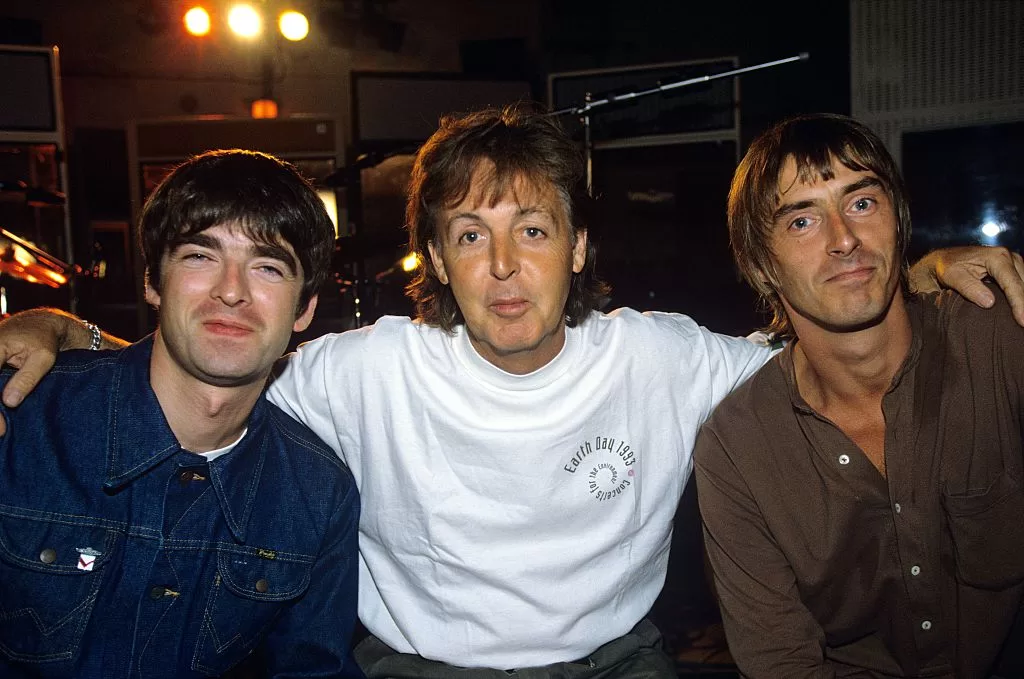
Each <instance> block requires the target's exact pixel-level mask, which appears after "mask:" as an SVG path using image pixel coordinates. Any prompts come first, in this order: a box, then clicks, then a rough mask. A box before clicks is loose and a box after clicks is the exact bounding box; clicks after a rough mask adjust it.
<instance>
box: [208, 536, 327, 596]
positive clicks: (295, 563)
mask: <svg viewBox="0 0 1024 679" xmlns="http://www.w3.org/2000/svg"><path fill="white" fill-rule="evenodd" d="M312 568H313V559H312V557H309V558H303V557H298V558H295V557H291V556H289V557H283V556H281V555H279V554H278V553H277V552H275V551H273V550H268V549H246V550H244V551H235V550H231V551H228V550H220V551H219V552H218V554H217V572H218V573H219V574H220V577H221V580H223V582H224V584H225V585H226V586H227V588H228V589H229V590H230V591H231V592H232V593H233V594H234V595H235V596H239V597H243V598H246V599H252V600H255V601H268V602H270V601H288V600H291V599H295V598H297V597H298V596H299V595H300V594H302V593H303V592H305V591H306V588H307V587H309V581H310V577H311V571H312Z"/></svg>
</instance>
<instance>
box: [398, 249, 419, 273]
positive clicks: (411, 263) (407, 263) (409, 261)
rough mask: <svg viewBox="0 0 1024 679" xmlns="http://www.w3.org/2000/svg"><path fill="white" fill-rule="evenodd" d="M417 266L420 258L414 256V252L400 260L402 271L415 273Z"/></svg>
mask: <svg viewBox="0 0 1024 679" xmlns="http://www.w3.org/2000/svg"><path fill="white" fill-rule="evenodd" d="M419 265H420V258H419V257H417V256H416V253H415V252H414V253H412V254H411V255H406V256H405V257H403V258H402V271H415V270H416V267H418V266H419Z"/></svg>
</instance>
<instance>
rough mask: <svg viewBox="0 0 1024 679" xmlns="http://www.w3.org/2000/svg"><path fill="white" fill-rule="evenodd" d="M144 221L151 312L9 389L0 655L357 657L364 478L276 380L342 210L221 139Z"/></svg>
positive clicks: (347, 667) (291, 662)
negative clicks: (267, 390)
mask: <svg viewBox="0 0 1024 679" xmlns="http://www.w3.org/2000/svg"><path fill="white" fill-rule="evenodd" d="M140 232H141V240H142V246H143V250H144V254H145V257H146V261H147V263H148V281H147V286H146V298H147V301H149V302H150V303H151V304H152V305H154V306H155V307H157V309H158V310H159V325H158V328H157V330H156V332H155V333H154V334H153V335H151V336H149V337H147V338H145V339H143V340H141V341H139V342H137V343H136V344H133V345H131V346H128V347H127V348H124V349H122V350H120V351H77V352H67V353H64V354H62V355H61V357H60V360H59V361H58V362H57V366H56V367H55V369H54V371H53V372H52V373H50V375H49V376H47V377H46V379H44V380H43V382H42V383H41V384H40V386H39V389H37V390H36V391H35V392H34V393H33V394H32V395H31V396H30V397H29V398H28V399H27V400H26V401H25V404H24V406H23V407H21V408H18V409H16V410H13V409H12V410H8V409H6V408H5V409H4V410H3V412H4V417H5V420H6V422H7V423H8V424H10V425H12V426H11V427H10V429H9V430H8V431H9V433H8V434H7V435H6V436H4V437H3V438H2V439H0V460H2V466H0V487H2V489H3V490H2V492H0V675H2V676H4V677H20V676H27V675H31V676H42V677H72V676H74V677H184V676H210V675H219V674H222V673H224V672H226V671H227V670H229V669H230V668H231V667H233V666H234V665H236V664H238V663H239V662H240V661H242V660H243V659H245V658H247V657H249V656H250V654H253V653H254V651H256V652H257V655H255V656H252V657H251V658H250V663H251V664H252V665H255V666H256V667H259V668H260V669H265V670H266V671H267V674H269V675H271V676H278V675H287V676H289V677H299V676H301V677H312V676H317V677H322V676H361V675H360V674H359V672H358V670H354V669H352V668H354V664H351V663H350V662H349V657H350V653H349V649H350V635H351V632H352V628H353V626H354V624H355V619H356V608H355V605H356V579H357V557H356V526H357V523H358V512H359V509H358V495H357V491H356V487H355V484H354V483H353V480H352V476H351V474H350V473H349V471H348V469H347V468H346V467H345V466H344V464H343V463H342V462H341V461H340V460H339V459H338V457H337V455H335V454H334V453H333V452H331V450H330V449H329V448H327V446H325V445H324V444H323V443H322V442H321V440H320V439H318V438H317V437H316V436H315V435H314V434H313V433H312V432H310V431H309V430H308V429H307V428H306V427H305V426H303V425H300V424H298V423H297V422H295V421H294V420H292V419H291V418H289V417H287V416H285V415H284V414H283V413H282V412H281V411H280V410H278V408H277V407H275V406H274V405H272V404H270V403H269V402H268V401H267V400H266V399H264V398H261V395H262V393H263V389H264V386H265V383H266V378H267V376H268V374H269V372H270V369H271V366H272V364H273V363H274V361H275V360H276V359H277V358H278V357H279V356H280V355H281V353H282V352H283V351H284V349H285V348H286V345H287V343H288V340H289V338H290V337H291V333H292V331H293V330H294V331H299V330H303V329H304V328H306V326H307V325H308V324H309V322H310V320H311V319H312V316H313V310H314V308H315V306H316V295H315V292H316V290H317V288H318V286H319V285H320V284H321V283H322V282H323V280H324V277H325V275H326V272H327V267H328V261H329V257H330V254H331V250H332V246H333V241H334V231H333V226H332V224H331V221H330V219H329V217H328V215H327V213H326V211H325V210H324V208H323V205H322V203H321V202H320V200H319V198H318V197H317V195H316V193H315V192H314V191H313V190H312V189H311V188H310V187H309V185H308V184H307V183H306V182H305V181H304V180H303V179H302V178H301V177H300V176H299V175H298V174H297V173H296V172H295V170H294V169H292V168H291V167H289V166H287V165H285V164H283V163H281V162H280V161H278V160H276V159H274V158H272V157H270V156H266V155H263V154H258V153H252V152H247V151H223V152H211V153H207V154H204V155H201V156H198V157H196V158H193V159H192V160H190V161H188V162H186V163H185V164H184V165H182V166H180V167H179V168H178V169H176V170H175V171H174V172H173V173H171V175H170V176H168V178H167V179H166V180H165V181H164V182H163V183H162V184H161V185H160V186H159V187H158V188H157V189H156V191H155V192H154V193H153V195H152V197H151V198H150V199H149V201H148V202H147V204H146V208H145V210H144V212H143V216H142V220H141V225H140ZM93 332H94V340H95V341H94V343H93V348H99V347H100V345H101V344H102V343H103V342H101V337H100V334H99V331H98V330H96V329H95V328H93ZM7 378H8V375H7V374H6V373H5V374H4V375H3V378H2V379H0V384H6V381H7ZM350 673H351V674H350Z"/></svg>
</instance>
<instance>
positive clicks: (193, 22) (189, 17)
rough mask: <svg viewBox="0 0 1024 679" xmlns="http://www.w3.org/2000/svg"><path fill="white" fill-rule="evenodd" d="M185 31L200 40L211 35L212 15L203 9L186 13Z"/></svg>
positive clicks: (197, 8)
mask: <svg viewBox="0 0 1024 679" xmlns="http://www.w3.org/2000/svg"><path fill="white" fill-rule="evenodd" d="M185 30H186V31H188V32H189V34H191V35H194V36H196V37H198V38H201V37H203V36H204V35H209V33H210V13H209V12H207V11H206V10H205V9H203V8H202V7H193V8H192V9H190V10H189V11H187V12H185Z"/></svg>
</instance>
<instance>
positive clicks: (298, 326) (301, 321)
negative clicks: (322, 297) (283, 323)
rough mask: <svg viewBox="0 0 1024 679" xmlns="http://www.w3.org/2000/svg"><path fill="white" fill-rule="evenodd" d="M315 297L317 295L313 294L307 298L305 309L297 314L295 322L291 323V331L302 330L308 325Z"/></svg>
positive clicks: (314, 306)
mask: <svg viewBox="0 0 1024 679" xmlns="http://www.w3.org/2000/svg"><path fill="white" fill-rule="evenodd" d="M317 299H318V297H317V295H313V296H312V297H310V298H309V303H308V304H307V305H306V310H305V311H303V312H302V313H301V314H299V317H298V318H296V319H295V323H294V324H293V325H292V332H302V331H303V330H305V329H306V328H308V327H309V324H310V323H311V322H312V321H313V312H314V311H316V302H317Z"/></svg>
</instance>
